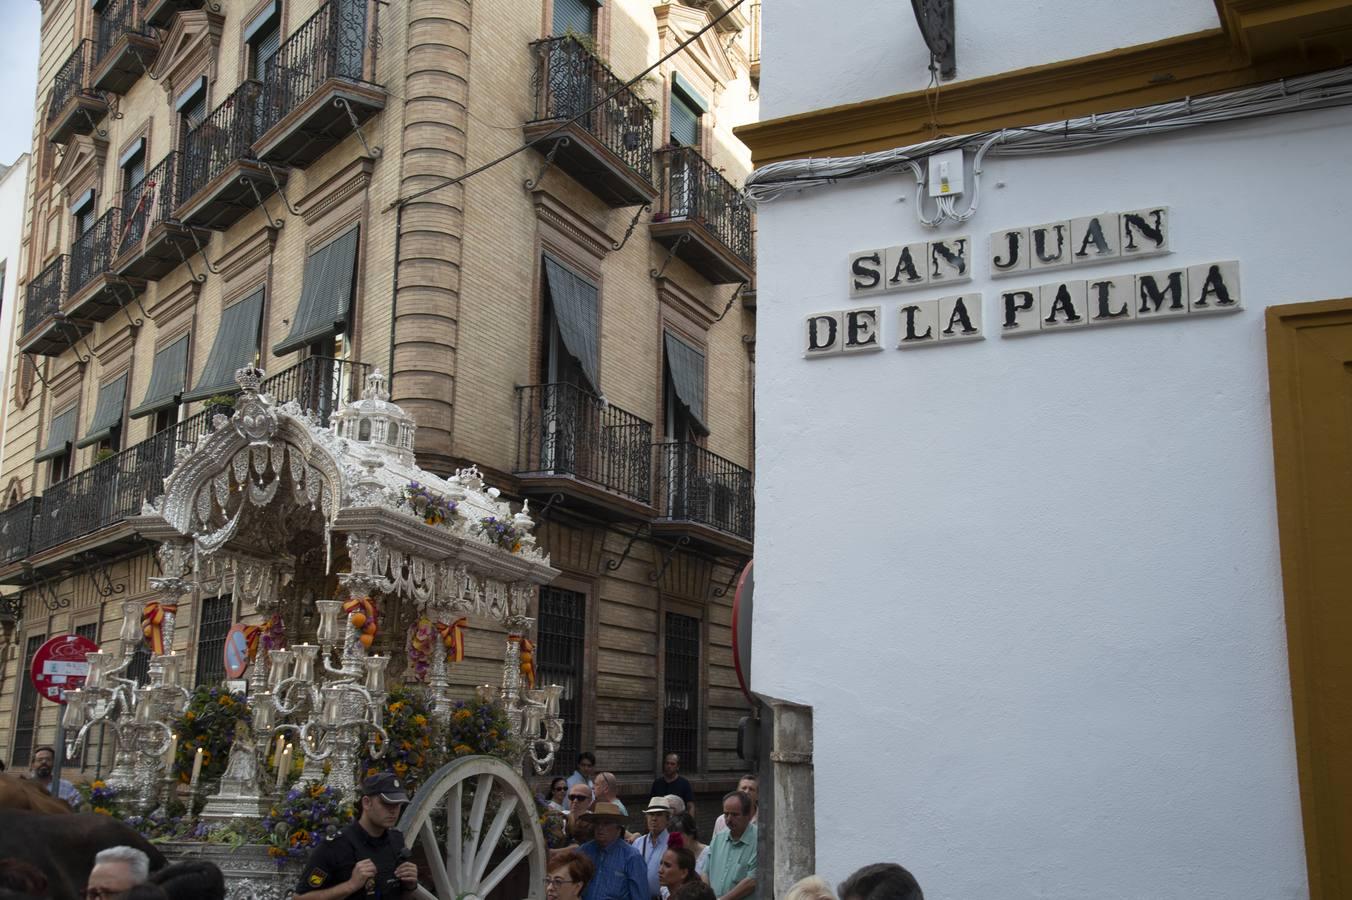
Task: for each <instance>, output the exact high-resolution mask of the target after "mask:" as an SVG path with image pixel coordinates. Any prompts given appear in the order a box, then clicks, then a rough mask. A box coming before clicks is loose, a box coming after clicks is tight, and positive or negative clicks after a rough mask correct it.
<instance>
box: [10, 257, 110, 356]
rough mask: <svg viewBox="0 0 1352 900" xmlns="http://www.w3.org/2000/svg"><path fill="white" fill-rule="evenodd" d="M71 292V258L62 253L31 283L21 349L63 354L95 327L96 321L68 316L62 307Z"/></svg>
mask: <svg viewBox="0 0 1352 900" xmlns="http://www.w3.org/2000/svg"><path fill="white" fill-rule="evenodd" d="M69 292H70V257H69V256H68V255H66V254H62V255H61V256H58V257H57V258H56V259H54V260H52V261H51V263H49V264H48V265H47V267H46V268H45V269H43V270H42V271H41V272H39V273H38V274H37V275H36V276H35V277H34V278H33V280H32V281H30V282H28V289H27V291H26V292H25V294H24V305H23V334H22V335H21V336H20V338H19V349H20V350H21V351H22V352H24V353H36V354H37V355H39V356H60V355H61V354H62V353H64V352H65V351H67V350H69V349H70V347H71V345H72V344H74V343H75V342H76V341H77V340H79V339H80V338H82V337H84V336H85V335H86V334H88V333H89V332H90V331H91V330H92V329H93V327H94V323H93V322H87V321H83V320H80V319H69V318H67V317H66V313H65V312H64V310H63V309H62V306H63V305H64V304H65V302H66V297H67V296H68V295H69Z"/></svg>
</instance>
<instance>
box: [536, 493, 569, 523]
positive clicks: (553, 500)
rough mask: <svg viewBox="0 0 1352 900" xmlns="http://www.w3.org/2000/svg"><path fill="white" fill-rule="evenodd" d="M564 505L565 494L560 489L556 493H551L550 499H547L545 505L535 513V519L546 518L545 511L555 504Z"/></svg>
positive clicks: (542, 519)
mask: <svg viewBox="0 0 1352 900" xmlns="http://www.w3.org/2000/svg"><path fill="white" fill-rule="evenodd" d="M562 505H563V494H561V493H559V492H558V491H555V492H554V493H552V494H550V495H549V500H547V501H546V502H545V505H544V506H543V507H541V508H540V511H539V512H538V513H536V514H535V521H536V522H543V521H544V520H545V513H547V512H549V510H550V509H552V508H553V507H555V506H562Z"/></svg>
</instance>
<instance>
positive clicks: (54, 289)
mask: <svg viewBox="0 0 1352 900" xmlns="http://www.w3.org/2000/svg"><path fill="white" fill-rule="evenodd" d="M69 285H70V256H68V255H67V254H64V253H63V254H61V255H60V256H58V257H57V258H56V259H54V260H52V261H51V262H50V263H49V264H48V265H47V268H45V269H43V270H42V271H41V272H39V273H38V274H37V275H36V276H34V278H33V280H32V281H30V282H28V291H27V293H26V296H25V297H24V306H23V330H24V333H25V334H27V333H28V332H30V331H32V330H33V329H35V328H37V327H38V326H39V325H41V324H42V320H43V319H46V318H47V317H49V316H54V315H56V314H57V313H59V312H61V304H62V303H64V302H65V301H66V296H67V295H68V294H69Z"/></svg>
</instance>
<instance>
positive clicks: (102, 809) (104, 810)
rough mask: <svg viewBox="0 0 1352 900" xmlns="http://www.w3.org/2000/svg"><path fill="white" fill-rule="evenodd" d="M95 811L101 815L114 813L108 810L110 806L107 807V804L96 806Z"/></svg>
mask: <svg viewBox="0 0 1352 900" xmlns="http://www.w3.org/2000/svg"><path fill="white" fill-rule="evenodd" d="M94 812H96V813H98V814H100V815H104V816H111V815H112V813H111V812H109V811H108V807H106V806H96V807H94Z"/></svg>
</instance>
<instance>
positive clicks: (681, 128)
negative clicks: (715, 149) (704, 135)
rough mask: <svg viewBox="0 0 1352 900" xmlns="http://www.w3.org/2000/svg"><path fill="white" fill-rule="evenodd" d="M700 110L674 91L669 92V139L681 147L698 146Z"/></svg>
mask: <svg viewBox="0 0 1352 900" xmlns="http://www.w3.org/2000/svg"><path fill="white" fill-rule="evenodd" d="M699 120H700V112H699V110H698V109H697V108H696V107H695V105H694V104H693V103H691V102H690V101H689V100H687V99H685V98H684V97H682V96H681V95H680V94H679V93H677V92H676V91H672V92H671V140H672V142H673V143H676V144H680V145H681V146H682V147H698V146H699V137H700V121H699Z"/></svg>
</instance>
